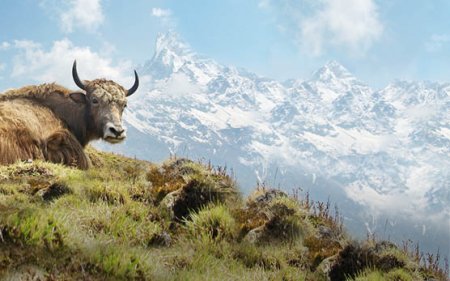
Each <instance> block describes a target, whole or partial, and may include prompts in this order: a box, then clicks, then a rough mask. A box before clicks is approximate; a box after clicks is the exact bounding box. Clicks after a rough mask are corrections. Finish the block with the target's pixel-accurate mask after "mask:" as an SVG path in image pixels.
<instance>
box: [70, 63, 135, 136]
mask: <svg viewBox="0 0 450 281" xmlns="http://www.w3.org/2000/svg"><path fill="white" fill-rule="evenodd" d="M134 74H135V82H134V85H133V87H131V88H130V89H129V90H126V89H124V88H123V87H122V86H121V85H119V84H117V83H115V82H113V81H109V80H105V79H96V80H92V81H85V82H84V83H82V82H81V80H80V79H79V78H78V74H77V69H76V62H74V64H73V68H72V75H73V79H74V81H75V83H76V84H77V85H78V87H80V88H81V89H83V90H85V91H86V94H85V95H84V94H80V93H79V94H78V97H76V98H77V99H80V98H81V99H82V100H83V103H85V105H86V110H87V119H88V120H87V122H88V123H89V124H88V126H87V127H88V128H90V130H91V134H92V135H93V136H94V138H102V139H103V140H105V141H107V142H109V143H119V142H121V141H123V140H124V139H125V137H126V132H125V129H124V127H123V126H122V113H123V111H124V109H125V107H126V106H127V97H128V96H130V95H132V94H133V93H134V92H135V91H136V90H137V87H138V86H139V78H138V76H137V73H136V71H135V72H134ZM72 98H74V97H72Z"/></svg>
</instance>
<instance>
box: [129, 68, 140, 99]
mask: <svg viewBox="0 0 450 281" xmlns="http://www.w3.org/2000/svg"><path fill="white" fill-rule="evenodd" d="M138 87H139V77H138V74H137V72H136V70H135V71H134V85H133V87H131V88H130V89H129V90H128V91H127V97H129V96H131V95H132V94H133V93H134V92H136V90H137V88H138Z"/></svg>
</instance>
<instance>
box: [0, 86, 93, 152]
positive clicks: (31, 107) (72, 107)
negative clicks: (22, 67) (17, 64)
mask: <svg viewBox="0 0 450 281" xmlns="http://www.w3.org/2000/svg"><path fill="white" fill-rule="evenodd" d="M71 93H73V92H72V91H70V90H69V89H67V88H65V87H63V86H60V85H58V84H55V83H51V84H42V85H32V86H25V87H22V88H18V89H11V90H8V91H6V92H5V93H4V94H0V104H4V106H3V110H4V108H5V106H6V107H8V106H9V107H11V110H12V108H14V110H13V111H15V114H14V115H21V116H23V117H24V118H26V116H24V115H26V113H25V112H18V111H25V108H23V107H20V106H13V104H16V105H20V104H22V105H23V104H27V107H26V108H27V111H34V113H30V114H32V115H34V116H35V117H36V118H32V116H30V119H29V120H30V122H36V124H40V125H36V126H43V127H45V126H52V125H51V124H50V125H48V124H43V123H41V122H44V123H53V124H57V123H59V124H58V126H60V125H61V124H62V126H63V127H65V128H67V129H68V130H69V131H70V132H71V133H72V134H73V135H74V136H75V137H76V139H77V140H78V142H79V143H80V144H81V146H83V147H84V146H85V145H86V144H87V143H88V142H89V141H90V140H91V138H92V136H91V135H92V134H93V133H90V132H89V131H90V129H89V122H88V112H87V110H86V105H85V104H82V103H77V102H75V101H73V100H72V99H71V98H70V96H69V95H70V94H71ZM7 104H9V105H8V106H7ZM43 108H47V109H48V110H50V111H51V112H52V113H53V114H54V116H53V117H49V115H48V114H44V116H45V118H44V119H45V120H42V118H39V117H38V116H37V115H39V114H37V113H38V112H41V111H42V110H43ZM0 115H2V113H1V111H0ZM23 122H25V121H23ZM43 129H44V128H43ZM51 131H52V130H50V131H48V132H51Z"/></svg>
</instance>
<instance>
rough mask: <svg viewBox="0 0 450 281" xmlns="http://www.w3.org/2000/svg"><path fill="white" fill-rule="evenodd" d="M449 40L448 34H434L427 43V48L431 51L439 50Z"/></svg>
mask: <svg viewBox="0 0 450 281" xmlns="http://www.w3.org/2000/svg"><path fill="white" fill-rule="evenodd" d="M449 42H450V36H448V35H446V34H433V35H431V37H430V40H429V41H428V42H426V43H425V49H426V50H427V51H428V52H430V53H434V52H438V51H440V50H441V49H442V48H443V47H444V45H445V44H447V43H449Z"/></svg>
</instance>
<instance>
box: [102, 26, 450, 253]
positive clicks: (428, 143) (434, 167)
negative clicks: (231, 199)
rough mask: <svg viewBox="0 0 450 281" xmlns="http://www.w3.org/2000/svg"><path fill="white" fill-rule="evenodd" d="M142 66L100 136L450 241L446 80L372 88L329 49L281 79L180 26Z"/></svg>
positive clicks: (350, 219) (431, 243)
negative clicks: (318, 62)
mask: <svg viewBox="0 0 450 281" xmlns="http://www.w3.org/2000/svg"><path fill="white" fill-rule="evenodd" d="M299 67H301V66H299ZM138 71H139V73H140V75H141V77H142V80H144V81H146V82H145V83H144V85H143V86H142V87H141V89H140V90H139V92H138V93H137V94H135V95H133V96H132V97H131V98H130V102H129V106H128V110H127V111H126V112H125V115H124V120H125V123H126V125H127V127H128V138H127V140H126V141H125V142H124V143H123V144H120V145H115V146H108V145H106V144H100V143H99V144H97V146H99V147H100V148H102V149H106V150H111V151H116V152H117V151H119V152H121V153H124V154H126V155H129V156H136V157H138V158H143V159H148V160H151V161H161V160H163V159H165V158H167V156H168V155H170V154H172V155H177V156H187V157H190V158H194V159H200V160H204V161H211V163H213V164H215V165H222V166H226V167H227V168H228V169H229V170H230V171H231V172H232V173H233V174H234V176H235V177H236V179H237V181H238V183H239V184H240V187H241V190H242V192H243V193H248V192H250V191H251V190H253V188H254V186H255V185H256V184H257V183H259V184H261V185H268V186H274V187H280V188H282V189H285V190H286V191H288V192H290V191H292V190H301V191H303V192H309V193H310V194H311V196H312V197H313V198H316V199H320V200H324V199H325V200H326V199H327V198H329V199H330V200H331V202H333V203H336V204H337V206H338V207H339V209H340V213H341V215H343V216H344V221H345V224H346V225H347V227H348V228H349V229H350V230H351V231H353V232H355V233H359V234H360V235H364V234H365V233H366V232H369V233H371V234H374V235H378V236H386V237H388V238H391V239H393V240H400V241H401V240H407V239H413V240H414V241H419V242H420V243H421V244H422V245H423V246H424V247H425V249H427V250H431V251H436V250H437V248H438V247H440V248H441V251H442V249H443V250H445V251H448V250H449V249H450V244H449V242H448V241H449V237H450V223H449V222H450V191H449V190H450V156H449V155H450V115H449V111H450V83H437V82H423V81H395V82H393V83H391V84H389V85H388V86H386V87H384V88H382V89H377V90H375V89H372V88H371V87H370V86H368V85H367V84H365V83H364V82H362V81H360V80H358V79H357V78H356V77H355V76H354V75H352V73H350V71H349V70H347V69H346V68H345V67H344V66H342V65H341V64H339V63H338V62H336V61H330V62H328V63H327V64H326V65H324V66H323V67H321V68H320V69H319V70H317V71H316V72H315V73H313V74H312V75H311V77H310V78H309V79H307V80H299V79H292V80H288V81H283V82H280V81H276V80H274V79H270V78H265V77H261V76H259V75H257V74H254V73H251V72H248V71H246V70H244V69H240V68H236V67H233V66H225V65H222V64H220V63H218V62H217V61H215V60H213V59H210V58H207V57H204V56H201V55H199V54H197V53H196V52H195V51H193V50H192V49H191V48H190V47H189V45H188V44H187V43H186V42H184V41H183V40H181V39H180V37H179V35H177V34H176V33H175V32H168V33H166V34H161V35H160V36H159V37H158V39H157V41H156V46H155V53H154V55H153V57H152V58H151V59H150V60H148V61H147V62H145V63H143V64H142V65H141V66H139V68H138ZM386 237H385V238H386Z"/></svg>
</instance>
